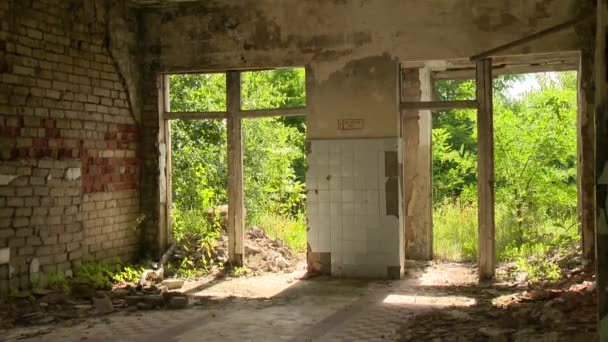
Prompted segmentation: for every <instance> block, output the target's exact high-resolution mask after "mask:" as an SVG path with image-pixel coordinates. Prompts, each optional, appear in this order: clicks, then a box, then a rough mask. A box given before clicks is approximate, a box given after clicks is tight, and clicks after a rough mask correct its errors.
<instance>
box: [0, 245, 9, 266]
mask: <svg viewBox="0 0 608 342" xmlns="http://www.w3.org/2000/svg"><path fill="white" fill-rule="evenodd" d="M10 259H11V249H10V248H8V247H6V248H2V249H0V265H4V264H8V263H9V262H10Z"/></svg>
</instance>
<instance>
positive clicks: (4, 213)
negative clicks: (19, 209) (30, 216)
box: [0, 208, 15, 218]
mask: <svg viewBox="0 0 608 342" xmlns="http://www.w3.org/2000/svg"><path fill="white" fill-rule="evenodd" d="M14 212H15V209H13V208H0V217H1V218H6V217H11V216H13V213H14Z"/></svg>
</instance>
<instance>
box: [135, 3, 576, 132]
mask: <svg viewBox="0 0 608 342" xmlns="http://www.w3.org/2000/svg"><path fill="white" fill-rule="evenodd" d="M575 3H576V2H575V1H574V0H551V1H540V0H536V1H528V0H519V1H510V0H492V1H483V2H481V1H474V0H458V1H445V0H430V1H417V0H409V1H400V0H387V1H382V2H381V3H379V2H374V1H362V0H339V1H297V0H286V1H280V2H277V1H272V0H246V1H243V0H230V1H229V0H225V1H204V2H193V3H185V4H181V5H173V6H161V7H154V8H148V9H145V10H143V13H142V15H141V18H142V22H141V26H142V27H143V28H144V29H143V31H144V37H143V41H144V44H145V49H144V50H145V52H146V58H145V62H146V63H147V64H149V65H153V66H154V67H155V69H157V70H159V71H165V72H170V71H193V70H214V69H220V70H225V69H227V68H255V67H269V66H277V67H279V66H298V65H299V66H301V65H306V66H308V67H309V72H310V74H311V77H312V79H313V80H314V81H313V84H312V85H313V86H315V85H317V86H319V87H321V86H323V84H324V83H326V82H328V81H332V76H334V80H335V77H336V74H342V76H340V77H342V78H343V79H344V81H343V82H347V81H348V80H349V79H350V78H351V77H352V76H353V75H354V74H355V73H356V72H358V71H359V70H361V71H363V70H365V68H367V67H368V66H369V63H368V64H367V65H366V64H365V63H361V64H360V66H359V67H358V68H355V69H354V70H356V71H355V72H353V71H351V74H350V75H349V74H347V73H344V70H347V69H349V68H350V66H352V65H353V63H354V62H356V61H363V60H366V59H367V60H369V61H373V59H370V58H376V61H377V62H379V63H394V64H397V63H398V62H400V61H413V60H436V59H454V58H466V57H469V56H471V55H473V54H475V53H478V52H481V51H483V50H485V49H489V48H492V47H495V46H496V45H498V44H501V43H506V42H509V41H512V40H515V39H518V38H521V37H523V36H525V35H527V34H530V33H532V32H535V31H537V30H540V29H543V28H547V27H550V26H552V25H555V24H559V23H561V22H564V21H566V20H568V19H570V18H571V17H572V13H573V9H574V4H575ZM574 49H576V44H575V35H574V31H573V30H570V31H566V32H563V33H561V34H556V35H554V36H551V37H549V38H547V39H545V40H543V41H540V42H538V43H535V44H534V45H532V46H524V47H522V48H520V49H517V50H515V51H513V53H531V52H549V51H564V50H574ZM379 66H380V67H382V66H381V65H380V64H379ZM351 69H352V68H351ZM368 70H369V69H368ZM395 79H396V78H391V79H390V80H385V82H390V81H392V80H395ZM334 83H335V84H336V88H335V90H334V91H332V92H330V94H329V95H327V94H326V93H323V94H326V95H325V96H324V97H322V98H318V99H317V98H316V97H314V96H310V97H309V100H310V101H309V103H308V104H309V106H315V104H318V106H317V107H314V108H312V110H310V111H309V125H310V127H309V131H308V135H309V137H310V138H318V139H322V138H334V137H336V136H340V137H344V133H341V132H339V131H338V130H337V127H336V124H335V120H336V119H338V118H340V117H341V116H343V115H344V113H348V114H349V115H351V116H355V117H361V118H369V119H370V120H380V121H381V122H378V123H374V125H375V126H374V127H372V128H370V129H368V130H362V131H358V132H350V133H349V134H348V135H349V136H351V137H362V136H363V137H370V136H372V137H383V136H397V135H398V132H399V131H398V129H397V126H396V125H395V122H398V118H397V116H398V110H397V101H395V100H394V99H397V98H398V97H397V96H396V95H395V94H397V92H398V91H397V89H391V90H390V96H393V95H394V97H391V99H390V100H392V103H391V105H392V106H393V108H391V111H390V112H391V113H390V115H394V116H395V117H394V118H392V119H390V120H385V119H383V118H380V115H379V114H378V111H377V110H375V111H374V110H370V107H371V106H370V105H369V101H370V99H371V100H374V99H375V98H374V96H376V95H377V94H380V96H387V95H389V93H387V92H386V91H382V92H380V91H378V92H377V93H376V94H374V93H370V94H368V96H356V97H355V96H352V95H354V94H352V93H350V92H346V93H344V94H343V93H342V91H341V90H342V89H341V86H342V85H343V83H342V82H334ZM397 84H398V83H397V82H396V81H395V82H394V83H393V84H390V85H386V86H387V87H388V86H391V87H397ZM360 85H361V86H364V82H362V83H360ZM309 89H311V88H310V85H309ZM319 94H321V93H319ZM342 95H343V96H342ZM328 97H333V99H334V101H340V98H341V97H342V98H344V99H347V100H344V101H342V104H341V105H333V106H331V107H330V108H329V110H326V109H324V107H323V106H324V105H326V104H328V101H326V99H327V98H328ZM317 100H318V101H319V102H317ZM316 108H319V110H317V109H316ZM322 108H323V109H322ZM383 115H388V113H385V114H383Z"/></svg>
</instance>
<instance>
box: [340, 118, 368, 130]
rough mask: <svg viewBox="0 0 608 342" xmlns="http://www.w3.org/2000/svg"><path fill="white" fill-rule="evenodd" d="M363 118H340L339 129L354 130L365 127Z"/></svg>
mask: <svg viewBox="0 0 608 342" xmlns="http://www.w3.org/2000/svg"><path fill="white" fill-rule="evenodd" d="M364 126H365V125H364V120H363V119H339V120H338V129H339V130H341V131H352V130H356V129H363V127H364Z"/></svg>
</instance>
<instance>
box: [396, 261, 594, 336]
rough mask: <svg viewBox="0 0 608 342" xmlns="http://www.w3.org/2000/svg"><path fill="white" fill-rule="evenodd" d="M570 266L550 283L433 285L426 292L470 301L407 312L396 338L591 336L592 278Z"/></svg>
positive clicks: (592, 329) (592, 317)
mask: <svg viewBox="0 0 608 342" xmlns="http://www.w3.org/2000/svg"><path fill="white" fill-rule="evenodd" d="M593 280H594V276H593V273H592V272H591V271H590V270H583V269H580V268H578V269H575V270H573V271H571V272H570V273H568V274H567V275H566V277H565V278H564V279H562V280H560V281H556V282H554V283H547V282H545V283H543V284H536V285H527V286H525V287H523V286H521V284H520V283H518V282H513V283H505V282H503V283H495V284H479V285H476V286H475V285H473V286H452V285H447V286H439V287H427V288H425V289H424V291H425V294H426V295H432V294H433V293H434V292H435V293H437V295H438V296H444V295H449V296H465V297H470V298H474V299H475V304H474V305H471V306H469V307H458V308H445V307H441V308H429V309H421V310H419V311H416V312H409V313H408V319H406V320H405V324H403V325H402V326H401V328H400V329H399V334H400V336H401V337H400V341H423V340H424V341H437V342H442V341H518V342H523V341H581V342H582V341H591V340H593V338H594V335H595V330H596V319H595V312H596V302H597V299H596V298H597V296H596V293H595V282H594V281H593Z"/></svg>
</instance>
